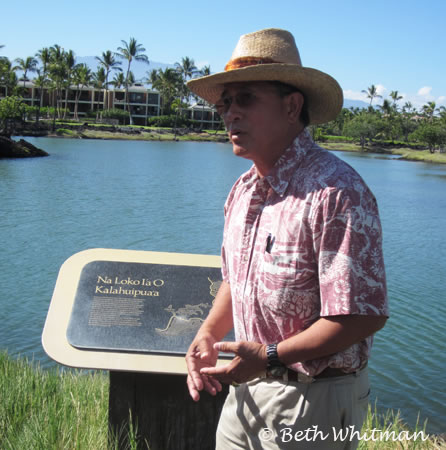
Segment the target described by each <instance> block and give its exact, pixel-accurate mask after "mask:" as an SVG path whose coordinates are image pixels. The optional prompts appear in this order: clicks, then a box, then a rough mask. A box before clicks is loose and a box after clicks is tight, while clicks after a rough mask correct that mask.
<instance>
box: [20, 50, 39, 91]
mask: <svg viewBox="0 0 446 450" xmlns="http://www.w3.org/2000/svg"><path fill="white" fill-rule="evenodd" d="M15 62H16V63H17V66H16V67H15V68H16V69H17V70H21V71H22V72H23V75H22V79H23V91H25V82H26V81H28V78H27V76H26V75H27V74H28V72H36V70H37V60H36V59H35V58H33V57H32V56H28V57H27V58H26V59H22V58H17V59H16V60H15Z"/></svg>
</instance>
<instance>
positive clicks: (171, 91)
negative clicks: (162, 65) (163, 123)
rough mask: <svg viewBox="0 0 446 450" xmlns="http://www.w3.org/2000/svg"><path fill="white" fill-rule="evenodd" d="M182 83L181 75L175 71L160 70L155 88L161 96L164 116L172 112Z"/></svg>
mask: <svg viewBox="0 0 446 450" xmlns="http://www.w3.org/2000/svg"><path fill="white" fill-rule="evenodd" d="M181 82H182V80H181V78H180V74H179V73H178V72H177V71H176V70H175V69H171V68H166V69H164V70H161V69H158V77H157V79H156V80H155V82H154V83H153V87H154V88H155V89H156V90H157V91H158V92H159V93H160V94H161V99H162V107H161V109H162V112H163V114H166V112H169V111H170V108H171V105H172V102H173V100H174V99H175V97H176V96H177V94H178V91H179V89H180V87H181Z"/></svg>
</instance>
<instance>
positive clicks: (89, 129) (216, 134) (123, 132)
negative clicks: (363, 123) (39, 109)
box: [16, 123, 446, 164]
mask: <svg viewBox="0 0 446 450" xmlns="http://www.w3.org/2000/svg"><path fill="white" fill-rule="evenodd" d="M58 125H59V127H58V128H57V129H56V131H55V132H50V131H47V130H38V131H37V130H21V131H22V133H21V132H20V131H19V130H18V132H17V133H16V135H17V136H28V137H50V138H63V139H100V140H137V141H173V142H176V141H191V142H219V143H229V138H228V136H227V134H226V132H225V131H220V130H219V131H215V130H202V131H194V130H190V129H178V130H177V134H176V135H175V133H174V132H173V130H172V128H155V127H153V128H152V127H132V126H122V127H109V126H100V125H86V124H83V125H82V124H79V125H73V124H64V123H62V124H58ZM317 143H318V145H320V146H321V147H323V148H326V149H327V150H333V151H347V152H356V153H370V154H382V155H393V156H395V159H397V160H402V161H415V162H424V163H434V164H446V153H438V152H436V153H430V152H429V150H413V149H410V148H407V147H392V148H389V147H380V146H379V144H378V145H373V146H371V147H366V148H365V149H364V150H363V149H362V148H361V146H360V145H359V144H355V143H351V142H320V141H317Z"/></svg>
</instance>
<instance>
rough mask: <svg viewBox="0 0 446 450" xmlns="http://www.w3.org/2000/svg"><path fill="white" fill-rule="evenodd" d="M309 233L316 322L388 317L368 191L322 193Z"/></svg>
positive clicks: (375, 219)
mask: <svg viewBox="0 0 446 450" xmlns="http://www.w3.org/2000/svg"><path fill="white" fill-rule="evenodd" d="M313 233H314V251H315V253H316V260H317V261H318V275H319V287H320V299H321V316H322V317H324V316H333V315H346V314H348V315H350V314H361V315H376V316H381V315H384V316H388V306H387V288H386V277H385V270H384V259H383V252H382V230H381V223H380V219H379V213H378V207H377V204H376V200H375V197H374V196H373V194H372V193H371V192H370V191H369V190H368V188H366V187H364V189H359V190H353V189H336V188H327V189H326V190H325V191H324V192H323V194H322V197H321V200H320V202H319V205H318V206H317V208H316V213H315V216H314V219H313Z"/></svg>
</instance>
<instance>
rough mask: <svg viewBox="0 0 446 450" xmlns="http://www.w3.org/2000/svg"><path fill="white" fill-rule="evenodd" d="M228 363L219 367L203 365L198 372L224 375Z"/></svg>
mask: <svg viewBox="0 0 446 450" xmlns="http://www.w3.org/2000/svg"><path fill="white" fill-rule="evenodd" d="M229 366H230V364H226V365H225V366H219V367H203V368H202V369H200V373H201V374H204V375H210V376H212V377H213V376H216V375H225V374H227V372H228V368H229Z"/></svg>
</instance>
